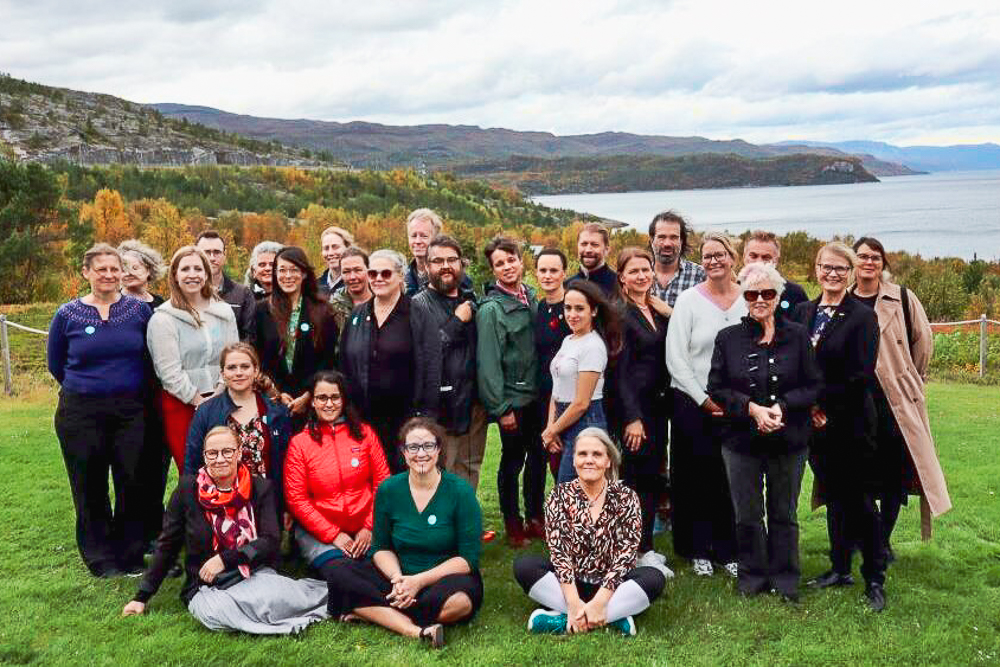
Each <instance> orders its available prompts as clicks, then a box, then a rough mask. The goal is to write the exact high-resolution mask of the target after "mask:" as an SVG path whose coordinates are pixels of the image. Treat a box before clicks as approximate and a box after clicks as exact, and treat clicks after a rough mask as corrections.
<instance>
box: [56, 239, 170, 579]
mask: <svg viewBox="0 0 1000 667" xmlns="http://www.w3.org/2000/svg"><path fill="white" fill-rule="evenodd" d="M83 276H84V277H85V278H86V279H87V280H88V281H89V282H90V288H91V291H90V293H89V294H87V295H86V296H84V297H81V298H79V299H74V300H73V301H70V302H69V303H66V304H63V306H62V307H61V308H59V311H58V312H57V313H56V315H55V317H54V318H53V319H52V324H51V325H50V327H49V342H48V365H49V372H50V373H52V376H53V377H54V378H55V379H56V380H57V381H58V382H59V384H60V386H61V389H60V391H59V406H58V407H57V408H56V415H55V428H56V435H57V436H58V437H59V444H60V447H61V448H62V453H63V459H64V460H65V462H66V472H67V473H68V474H69V483H70V490H71V491H72V493H73V504H74V505H75V506H76V542H77V546H78V547H79V549H80V555H81V556H82V557H83V561H84V563H85V564H86V565H87V567H88V569H89V570H90V572H91V573H92V574H93V575H94V576H97V577H111V576H116V575H118V574H121V573H122V572H140V571H142V554H143V552H144V550H145V549H144V540H143V509H144V507H143V501H144V492H143V483H144V480H142V479H141V470H142V468H141V466H140V464H141V462H142V460H143V459H142V455H143V428H144V421H143V397H142V393H143V389H144V387H145V382H146V325H147V323H148V322H149V318H150V316H151V315H152V311H151V310H150V308H149V306H148V305H147V304H145V303H143V302H142V301H139V300H138V299H134V298H132V297H129V296H124V295H122V294H121V292H120V291H119V289H120V283H121V277H122V261H121V256H120V255H119V254H118V251H117V250H115V249H114V248H112V247H111V246H109V245H107V244H105V243H99V244H97V245H95V246H94V247H93V248H91V249H90V250H88V251H87V252H86V253H85V254H84V256H83ZM109 467H110V468H111V471H112V478H113V479H114V485H115V505H114V509H113V510H112V507H111V502H110V500H109V498H108V468H109Z"/></svg>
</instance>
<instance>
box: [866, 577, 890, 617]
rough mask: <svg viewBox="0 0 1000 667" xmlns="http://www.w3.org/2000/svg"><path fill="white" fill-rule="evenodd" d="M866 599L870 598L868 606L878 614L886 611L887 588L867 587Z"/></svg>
mask: <svg viewBox="0 0 1000 667" xmlns="http://www.w3.org/2000/svg"><path fill="white" fill-rule="evenodd" d="M865 597H866V598H868V606H869V607H870V608H871V610H872V611H874V612H876V613H878V612H880V611H882V610H883V609H885V588H883V587H882V584H868V585H867V586H865Z"/></svg>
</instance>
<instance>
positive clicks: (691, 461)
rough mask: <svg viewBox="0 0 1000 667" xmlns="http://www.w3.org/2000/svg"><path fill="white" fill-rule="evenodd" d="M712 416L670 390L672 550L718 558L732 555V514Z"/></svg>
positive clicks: (720, 560) (725, 560)
mask: <svg viewBox="0 0 1000 667" xmlns="http://www.w3.org/2000/svg"><path fill="white" fill-rule="evenodd" d="M712 419H713V417H712V416H711V415H709V414H708V413H706V412H705V411H704V410H702V409H701V407H700V406H699V405H697V404H696V403H695V402H694V400H692V399H691V397H690V396H688V395H687V394H685V393H684V392H682V391H680V390H675V391H674V414H673V417H672V418H671V423H672V425H673V429H672V431H671V441H670V494H671V499H672V501H673V513H672V515H671V522H672V524H673V528H672V532H673V537H674V552H675V553H676V554H677V555H678V556H681V557H682V558H704V559H706V560H714V561H716V562H718V563H731V562H733V561H735V560H736V518H735V516H734V514H733V501H732V497H731V496H730V493H729V479H728V478H727V477H726V466H725V463H724V462H723V461H722V451H721V447H720V446H719V444H718V439H717V438H716V436H715V426H714V424H713V423H712Z"/></svg>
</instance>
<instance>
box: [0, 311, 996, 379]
mask: <svg viewBox="0 0 1000 667" xmlns="http://www.w3.org/2000/svg"><path fill="white" fill-rule="evenodd" d="M5 335H6V334H5ZM5 340H6V338H5ZM988 340H989V339H988V338H987V337H986V313H983V314H982V315H980V316H979V377H980V378H984V377H986V344H987V342H988ZM4 349H5V350H6V349H7V348H6V347H4Z"/></svg>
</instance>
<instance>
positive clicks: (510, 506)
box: [476, 237, 546, 547]
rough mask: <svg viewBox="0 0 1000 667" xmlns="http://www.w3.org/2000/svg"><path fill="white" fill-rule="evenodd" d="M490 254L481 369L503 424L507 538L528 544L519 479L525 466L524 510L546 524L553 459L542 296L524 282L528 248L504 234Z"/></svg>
mask: <svg viewBox="0 0 1000 667" xmlns="http://www.w3.org/2000/svg"><path fill="white" fill-rule="evenodd" d="M483 253H484V254H485V255H486V261H487V262H488V263H489V265H490V268H492V269H493V276H494V277H495V278H496V283H495V284H494V285H492V286H491V287H490V288H488V289H487V292H486V296H485V297H484V298H483V301H482V304H481V305H480V307H479V311H478V312H477V313H476V330H477V331H478V336H479V337H478V341H477V345H476V368H477V373H476V376H477V381H478V385H479V397H480V400H481V401H482V402H483V407H485V408H486V412H487V413H489V415H490V417H491V418H493V419H496V420H497V422H498V423H499V425H500V442H501V445H502V450H501V453H500V468H499V470H498V471H497V493H498V495H499V496H500V511H501V512H502V513H503V518H504V527H505V530H506V534H507V543H508V544H510V545H511V546H513V547H522V546H525V545H526V544H528V538H527V536H526V534H525V526H524V520H523V518H522V517H521V512H520V509H519V506H518V505H519V503H518V495H519V494H518V476H519V475H520V474H521V469H522V468H524V508H525V516H526V517H527V520H528V522H529V525H535V526H540V525H541V522H542V515H543V508H542V505H543V501H544V493H545V459H546V454H545V452H544V451H543V450H542V448H541V446H540V444H539V440H538V434H539V433H540V432H541V430H542V424H539V423H538V414H537V411H535V410H533V409H532V401H534V399H535V397H536V394H537V391H538V389H537V374H538V360H537V359H536V358H535V340H534V325H533V322H534V316H535V309H536V308H537V303H536V301H535V294H534V292H533V291H532V290H531V288H529V287H528V286H526V285H525V284H524V283H523V282H522V278H523V277H524V265H523V264H522V262H521V249H520V247H519V246H518V244H517V243H516V242H514V241H512V240H511V239H508V238H504V237H496V238H494V239H493V240H491V241H490V242H489V243H487V244H486V248H485V249H484V251H483Z"/></svg>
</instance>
